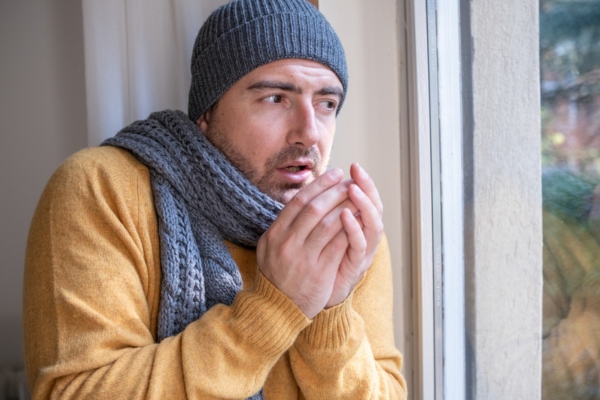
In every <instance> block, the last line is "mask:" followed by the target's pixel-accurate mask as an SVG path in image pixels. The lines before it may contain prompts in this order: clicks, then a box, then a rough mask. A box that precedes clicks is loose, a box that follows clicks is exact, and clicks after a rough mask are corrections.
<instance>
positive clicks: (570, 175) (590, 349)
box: [540, 0, 600, 400]
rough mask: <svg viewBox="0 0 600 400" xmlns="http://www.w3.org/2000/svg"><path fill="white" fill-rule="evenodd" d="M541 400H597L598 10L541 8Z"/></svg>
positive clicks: (570, 5) (583, 5) (580, 4)
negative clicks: (542, 308)
mask: <svg viewBox="0 0 600 400" xmlns="http://www.w3.org/2000/svg"><path fill="white" fill-rule="evenodd" d="M540 64H541V65H540V66H541V68H540V70H541V99H542V107H541V120H542V165H543V170H542V188H543V221H544V225H543V226H544V253H543V257H544V258H543V260H544V302H543V306H544V319H543V331H542V335H543V353H542V357H543V358H542V360H543V362H542V365H543V369H542V398H543V399H544V400H554V399H567V398H576V399H596V398H598V397H600V367H599V366H598V365H599V359H600V354H599V351H600V333H599V332H600V1H597V0H588V1H565V0H542V1H541V2H540Z"/></svg>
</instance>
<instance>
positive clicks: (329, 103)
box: [322, 101, 337, 110]
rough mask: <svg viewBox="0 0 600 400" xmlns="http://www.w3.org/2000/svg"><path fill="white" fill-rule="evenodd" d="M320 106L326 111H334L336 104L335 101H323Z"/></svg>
mask: <svg viewBox="0 0 600 400" xmlns="http://www.w3.org/2000/svg"><path fill="white" fill-rule="evenodd" d="M322 104H323V106H324V107H325V108H327V109H328V110H335V109H336V108H337V103H336V102H335V101H324V102H323V103H322Z"/></svg>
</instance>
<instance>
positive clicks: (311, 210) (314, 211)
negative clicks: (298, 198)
mask: <svg viewBox="0 0 600 400" xmlns="http://www.w3.org/2000/svg"><path fill="white" fill-rule="evenodd" d="M304 209H305V210H306V213H307V214H308V215H309V216H316V215H319V213H320V211H321V210H320V208H319V206H318V205H317V204H316V203H315V202H310V203H308V204H306V205H305V206H304Z"/></svg>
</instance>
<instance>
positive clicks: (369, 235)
mask: <svg viewBox="0 0 600 400" xmlns="http://www.w3.org/2000/svg"><path fill="white" fill-rule="evenodd" d="M350 175H351V176H352V179H353V180H354V183H352V184H351V185H350V186H349V188H348V193H349V198H350V200H351V201H352V203H353V204H354V205H355V206H356V208H357V209H358V210H359V215H360V216H359V217H358V218H357V217H355V216H354V214H353V212H352V211H351V210H350V209H345V210H343V212H342V214H341V220H342V223H343V226H344V230H345V231H346V235H347V238H348V244H349V246H348V248H347V250H346V254H345V255H344V258H343V259H342V262H341V264H340V267H339V269H338V271H337V277H336V279H335V284H334V287H333V291H332V294H331V297H330V299H329V301H328V302H327V305H326V308H329V307H333V306H335V305H337V304H339V303H341V302H343V301H344V300H345V299H346V298H347V297H348V295H349V294H350V292H352V290H353V289H354V287H355V286H356V284H357V283H358V281H359V280H360V278H361V277H362V276H363V275H364V273H365V272H366V271H367V269H369V266H370V265H371V262H372V261H373V257H374V255H375V252H376V251H377V246H378V245H379V240H380V239H381V234H382V233H383V222H382V220H381V216H382V213H383V204H382V203H381V199H380V198H379V192H378V191H377V188H376V187H375V184H374V183H373V180H372V179H371V178H370V177H369V175H368V174H367V173H366V172H365V170H364V169H363V168H362V167H360V166H359V165H358V164H357V163H354V164H352V166H351V167H350Z"/></svg>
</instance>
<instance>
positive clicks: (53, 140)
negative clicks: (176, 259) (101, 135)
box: [0, 0, 87, 367]
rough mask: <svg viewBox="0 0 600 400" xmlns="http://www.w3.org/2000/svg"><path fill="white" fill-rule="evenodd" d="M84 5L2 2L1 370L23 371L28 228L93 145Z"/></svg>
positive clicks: (65, 0)
mask: <svg viewBox="0 0 600 400" xmlns="http://www.w3.org/2000/svg"><path fill="white" fill-rule="evenodd" d="M81 14H82V12H81V2H80V1H78V0H44V1H36V0H17V1H13V0H2V1H0V121H1V123H0V185H1V189H0V254H1V255H2V257H1V258H0V367H2V366H5V365H15V366H19V365H22V348H21V347H22V340H21V332H22V330H21V293H22V288H21V286H22V275H23V261H24V252H25V242H26V238H27V231H28V228H29V223H30V221H31V217H32V215H33V211H34V208H35V205H36V203H37V200H38V198H39V196H40V194H41V192H42V189H43V187H44V185H45V184H46V181H47V180H48V178H49V177H50V175H51V174H52V172H53V171H54V170H55V169H56V167H57V166H58V165H59V164H60V162H61V161H62V160H63V159H64V158H66V157H67V156H68V155H70V154H71V153H73V152H75V151H76V150H78V149H79V148H82V147H84V146H85V145H86V140H87V136H86V117H85V115H86V107H85V87H84V85H85V79H84V61H83V26H82V18H81Z"/></svg>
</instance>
